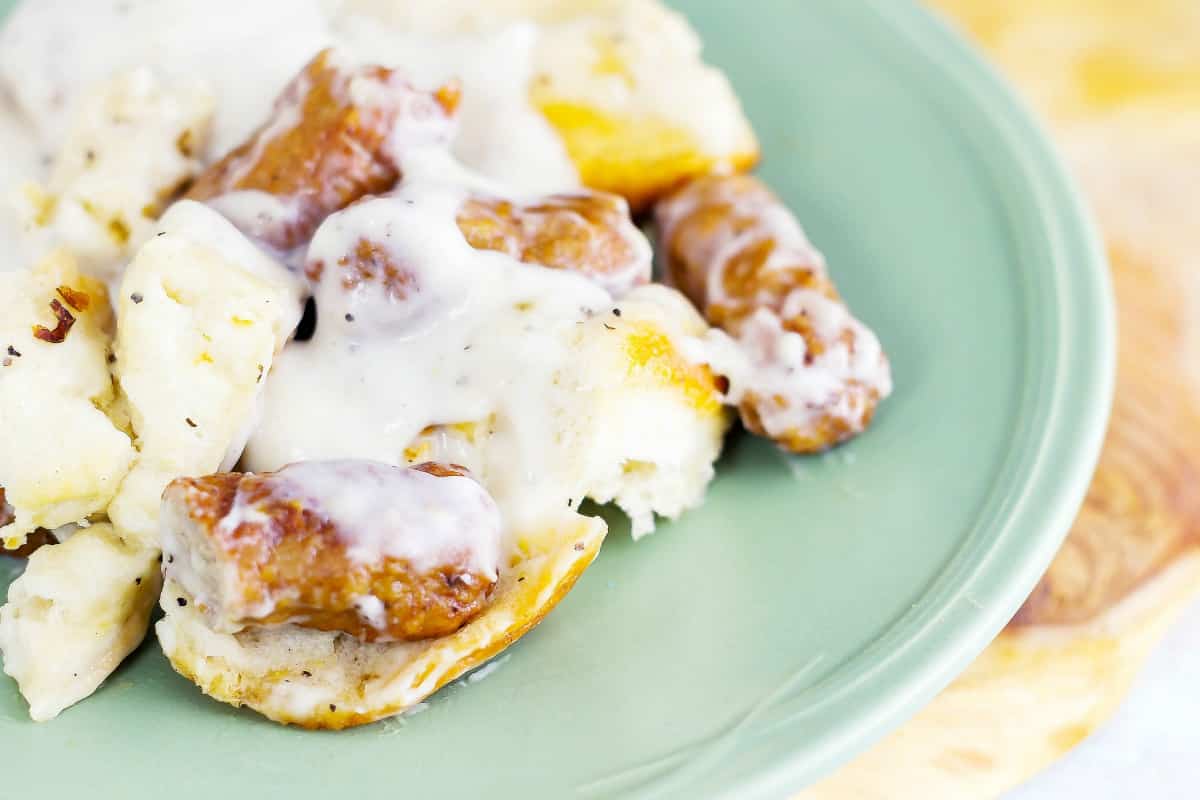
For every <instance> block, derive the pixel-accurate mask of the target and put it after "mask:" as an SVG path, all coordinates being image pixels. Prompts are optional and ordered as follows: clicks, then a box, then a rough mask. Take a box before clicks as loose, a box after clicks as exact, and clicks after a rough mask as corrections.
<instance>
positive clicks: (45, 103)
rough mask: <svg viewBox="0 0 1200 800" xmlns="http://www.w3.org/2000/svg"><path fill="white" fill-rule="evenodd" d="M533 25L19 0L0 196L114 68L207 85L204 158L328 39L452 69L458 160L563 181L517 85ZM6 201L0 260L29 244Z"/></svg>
mask: <svg viewBox="0 0 1200 800" xmlns="http://www.w3.org/2000/svg"><path fill="white" fill-rule="evenodd" d="M231 19H235V20H237V24H236V25H230V24H229V20H231ZM539 35H540V31H539V29H538V27H537V26H536V25H534V24H531V23H519V24H514V25H512V26H509V27H502V28H497V29H494V30H490V31H485V32H478V33H472V34H469V35H468V34H445V35H431V34H428V33H424V34H422V35H420V36H417V35H415V33H409V32H406V31H404V30H402V29H399V28H395V27H391V26H389V25H388V24H386V23H384V22H381V21H379V20H378V19H371V20H370V21H368V20H367V19H365V18H360V17H358V16H355V15H354V14H351V13H348V12H343V11H341V10H340V4H339V3H336V2H328V1H323V0H254V2H249V3H248V2H244V0H208V1H207V2H204V3H197V2H194V0H95V2H88V3H72V2H53V1H43V0H26V2H23V3H22V4H21V5H20V6H18V8H17V9H16V10H15V11H14V12H13V13H12V14H11V15H10V16H9V17H8V18H7V19H6V20H5V21H4V23H3V27H2V28H0V152H2V153H4V154H5V158H4V159H3V161H4V163H3V164H0V198H5V199H7V198H8V197H9V195H10V194H11V192H12V191H13V189H14V187H15V186H16V185H17V184H18V183H20V182H21V181H23V180H34V181H37V182H39V183H45V182H46V180H47V178H48V177H49V174H50V168H51V166H52V163H53V157H54V156H55V155H56V154H57V152H58V150H59V148H60V147H61V146H62V143H63V142H64V140H65V137H66V133H67V130H68V128H69V125H70V122H71V120H72V119H73V117H74V115H75V114H76V113H77V111H78V109H79V107H80V105H81V102H82V98H83V97H84V95H85V94H86V93H88V92H90V91H92V90H93V89H94V87H96V86H97V85H99V84H101V83H103V82H104V81H105V80H107V79H108V78H110V77H111V76H113V75H114V74H116V73H118V72H120V71H123V70H126V69H129V68H132V67H136V66H148V67H151V68H153V69H154V70H155V71H156V72H157V73H159V74H160V75H162V76H163V77H165V78H166V79H167V80H168V81H180V82H182V81H189V82H190V81H194V80H196V79H200V80H201V81H202V82H203V83H205V84H207V85H208V87H209V88H210V89H211V90H212V92H213V95H214V96H215V98H216V105H217V111H216V116H215V118H214V124H213V135H212V137H211V139H210V142H209V146H208V148H207V151H206V152H205V153H203V154H202V156H203V160H204V161H205V162H211V161H213V160H215V159H216V158H218V157H220V156H221V155H223V154H224V153H225V152H227V151H228V150H229V149H231V148H232V147H234V146H236V145H237V144H239V143H240V142H242V141H244V140H245V139H247V138H248V137H249V135H250V134H251V133H252V132H253V131H254V130H255V129H256V128H257V127H258V126H259V125H261V124H262V123H263V122H264V121H265V120H266V118H267V116H268V114H269V113H270V110H271V105H272V101H273V100H274V98H275V97H276V96H277V95H278V93H279V92H280V91H281V90H282V88H283V87H284V86H285V85H286V84H287V82H288V81H289V80H290V79H291V78H292V77H293V76H294V75H296V74H297V73H298V72H299V71H300V70H301V68H302V67H303V66H304V65H305V64H306V63H307V62H308V61H309V60H310V59H311V58H312V57H313V56H314V55H315V54H316V53H317V52H319V51H320V50H322V49H324V48H326V47H331V46H333V47H337V48H339V50H341V51H343V52H346V53H348V54H349V55H350V57H351V58H353V59H355V60H361V61H372V62H376V63H380V64H382V65H384V66H391V67H397V68H400V69H401V70H403V71H406V72H410V73H411V74H412V75H413V77H414V81H415V83H416V84H417V85H418V86H420V87H422V88H432V87H433V86H436V85H438V84H440V83H442V82H444V81H445V80H446V79H447V78H450V77H455V76H457V77H459V78H460V79H461V80H462V82H463V89H464V95H463V105H462V108H461V113H460V124H459V133H458V138H457V140H456V141H455V143H454V152H455V154H456V155H457V156H458V157H459V158H460V159H461V160H462V161H463V162H464V163H466V164H467V165H468V166H471V167H472V168H474V169H475V170H476V171H478V172H480V173H482V174H484V175H490V176H492V177H495V178H497V179H500V180H503V181H504V182H505V183H507V184H510V185H512V186H514V187H515V188H518V189H527V190H530V191H538V192H545V191H556V190H564V189H569V188H573V187H575V186H576V185H577V184H578V177H577V174H576V172H575V168H574V166H573V165H572V163H571V161H570V159H569V158H568V157H567V155H566V152H565V150H564V148H563V145H562V143H561V142H560V140H559V139H558V137H557V136H556V135H555V133H554V132H553V130H552V129H551V128H550V126H549V125H548V124H547V123H546V121H545V120H544V119H543V117H542V116H541V114H539V113H538V112H537V111H536V110H535V109H534V108H533V107H532V106H531V105H530V103H529V102H528V99H527V97H526V94H527V87H528V84H529V80H530V75H531V70H532V60H533V47H534V45H535V43H536V41H537V37H538V36H539ZM496 131H503V132H504V135H501V136H497V135H495V132H496ZM13 206H14V204H12V203H9V202H0V247H3V248H4V252H5V253H15V254H17V256H16V257H15V258H13V257H10V258H6V259H3V260H0V269H15V268H20V267H23V266H26V265H27V262H28V261H29V260H31V259H32V258H34V257H35V256H36V255H39V254H40V251H39V252H37V253H35V252H31V250H32V249H33V248H34V247H35V245H34V243H26V242H24V241H22V236H21V234H20V233H19V230H20V228H19V225H18V223H17V214H16V211H15V208H14V207H13Z"/></svg>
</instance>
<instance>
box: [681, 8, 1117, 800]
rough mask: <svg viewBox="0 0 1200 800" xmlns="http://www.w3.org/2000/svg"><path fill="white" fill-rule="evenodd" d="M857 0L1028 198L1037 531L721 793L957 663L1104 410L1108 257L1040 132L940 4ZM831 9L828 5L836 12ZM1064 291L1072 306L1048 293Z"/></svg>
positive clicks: (794, 775)
mask: <svg viewBox="0 0 1200 800" xmlns="http://www.w3.org/2000/svg"><path fill="white" fill-rule="evenodd" d="M860 8H861V9H862V10H863V12H864V14H869V15H873V16H875V17H876V18H877V19H876V20H874V22H877V23H878V24H881V25H882V26H885V27H887V28H888V29H890V30H891V31H892V32H894V33H895V34H896V35H897V37H898V38H901V39H903V40H904V45H903V46H904V48H905V49H906V50H907V51H909V52H910V53H911V54H912V55H913V57H914V59H916V60H920V61H922V62H924V63H923V64H922V66H923V67H924V68H925V69H926V70H928V71H929V72H931V73H932V72H936V73H938V74H940V75H941V76H943V82H944V83H946V84H947V85H949V84H953V87H952V88H953V91H954V92H955V94H957V95H959V96H961V97H962V98H963V99H964V101H965V102H967V103H968V104H970V105H972V106H974V107H975V108H976V109H978V110H979V111H980V112H981V113H982V114H984V115H986V116H987V117H989V126H990V127H991V128H992V129H993V131H994V132H995V133H996V135H997V136H998V137H999V138H1000V139H1001V140H1003V141H1004V143H1005V145H1006V148H1005V151H1004V152H1003V153H1002V154H1001V155H1002V156H1003V157H1004V158H1005V159H1006V160H1007V161H1011V162H1014V163H1017V164H1019V165H1020V171H1021V173H1022V178H1023V182H1024V183H1025V184H1027V185H1028V186H1029V187H1030V188H1031V189H1032V190H1033V191H1032V193H1031V196H1032V197H1033V198H1035V200H1036V202H1037V203H1038V205H1039V207H1040V208H1039V211H1040V212H1041V213H1040V214H1039V217H1040V220H1041V223H1042V226H1043V231H1042V234H1043V235H1044V236H1045V237H1046V238H1047V239H1048V244H1049V247H1050V249H1051V250H1052V252H1053V253H1054V255H1055V258H1054V262H1053V264H1052V265H1051V266H1052V267H1053V273H1054V275H1053V279H1054V281H1055V284H1056V287H1057V289H1058V292H1057V296H1056V297H1055V300H1056V303H1055V306H1054V307H1055V308H1056V309H1057V312H1058V313H1057V318H1056V319H1055V320H1054V322H1055V324H1056V325H1057V327H1058V333H1059V334H1060V337H1059V339H1060V343H1059V348H1058V352H1057V353H1056V354H1055V355H1056V358H1055V362H1056V367H1057V368H1056V369H1055V371H1054V372H1053V375H1052V380H1053V384H1054V385H1053V397H1052V398H1051V401H1050V406H1049V409H1048V419H1047V423H1046V426H1045V428H1044V429H1043V430H1041V431H1040V433H1039V440H1040V442H1039V446H1038V448H1037V454H1036V459H1035V462H1036V464H1035V466H1036V471H1035V472H1031V473H1030V474H1029V475H1028V476H1027V477H1026V479H1025V481H1024V482H1023V484H1022V486H1021V487H1020V491H1019V495H1018V497H1017V498H1016V503H1015V504H1014V507H1013V508H1012V509H1011V511H1010V512H1009V514H1008V516H1007V518H1006V519H1005V520H1004V525H1003V532H1004V533H1006V534H1011V533H1012V532H1013V531H1015V530H1022V529H1023V530H1026V531H1036V533H1025V534H1022V535H1019V536H1013V535H1005V536H1001V537H997V540H996V542H995V543H994V545H993V547H992V548H991V550H990V551H989V552H988V553H987V554H986V556H985V557H984V558H983V559H981V560H979V561H978V563H977V564H976V565H975V568H974V569H973V570H972V573H971V574H970V575H968V576H967V577H966V579H965V580H962V581H960V585H959V586H958V588H957V590H956V591H954V592H953V594H954V602H952V603H951V604H949V605H947V606H946V607H945V608H943V609H942V610H941V611H940V612H939V613H938V614H937V615H936V616H935V617H934V618H933V619H931V620H927V621H926V623H925V624H924V625H923V626H922V628H921V629H920V630H918V631H917V632H916V633H915V634H914V635H912V636H910V637H909V638H908V639H907V641H905V642H904V643H903V644H902V645H900V646H899V647H898V648H897V649H896V650H894V651H893V652H891V653H889V654H888V657H887V661H888V669H886V670H884V669H876V670H873V672H872V674H868V675H865V676H862V677H861V679H860V680H859V681H858V685H856V686H853V687H850V688H849V689H846V690H844V691H842V692H841V694H840V695H838V696H835V697H834V698H833V699H832V700H829V701H826V702H825V703H823V704H822V705H823V708H822V710H821V713H822V716H823V717H826V718H829V719H833V720H836V721H835V722H833V723H832V724H831V725H830V726H828V727H827V728H825V729H823V734H822V735H821V736H820V737H819V740H818V741H815V742H814V741H813V740H811V739H810V740H808V741H804V742H795V743H793V745H792V747H791V748H790V753H788V754H786V755H785V756H784V757H782V758H779V759H776V760H775V761H776V763H775V764H774V766H771V767H768V768H765V769H761V770H760V771H759V774H757V775H756V776H755V777H754V778H752V779H749V780H743V781H741V782H740V783H737V785H734V786H727V787H722V788H721V789H720V790H718V792H717V794H716V795H714V796H716V797H720V798H735V797H736V798H773V797H778V796H781V795H785V794H787V793H789V792H795V791H798V790H799V789H802V788H803V787H804V786H806V785H810V784H812V783H813V782H815V781H816V780H819V779H820V778H822V777H825V776H826V775H828V774H830V773H832V772H833V771H835V770H836V769H837V768H838V767H840V766H841V765H843V764H845V763H846V762H848V761H850V760H851V759H852V758H853V757H854V756H856V755H858V754H859V753H861V752H863V751H865V750H867V749H868V748H869V747H871V746H872V745H873V744H874V743H876V742H877V741H879V740H880V739H882V738H883V737H884V736H885V735H886V734H888V733H889V732H891V731H893V730H895V729H896V728H898V727H899V726H900V725H901V724H903V722H905V721H906V720H907V719H908V718H909V717H911V716H912V715H914V714H915V713H916V712H917V711H919V710H920V709H921V708H922V707H923V706H924V705H926V704H927V703H928V702H929V701H930V700H932V699H933V698H934V696H935V695H936V694H937V693H938V692H940V691H941V690H942V689H943V688H945V687H946V686H947V685H948V684H949V683H950V682H952V681H953V680H954V678H955V677H957V676H958V675H959V674H960V673H961V672H962V671H963V670H964V669H966V667H967V666H969V664H970V662H971V661H972V660H974V659H975V658H976V657H977V656H978V655H979V654H980V653H981V652H982V651H983V650H984V649H985V648H986V647H987V645H988V644H990V642H991V641H992V640H993V639H994V638H995V637H996V635H997V634H999V633H1000V632H1001V631H1002V630H1003V628H1004V626H1005V625H1006V624H1007V622H1008V621H1009V620H1010V619H1011V618H1012V616H1013V614H1015V613H1016V611H1017V609H1018V608H1019V607H1020V605H1021V603H1023V602H1024V601H1025V598H1026V597H1028V595H1029V593H1030V592H1031V591H1032V590H1033V588H1034V586H1035V585H1036V584H1037V581H1038V580H1040V579H1041V577H1042V575H1043V574H1044V573H1045V570H1046V569H1047V568H1048V566H1049V564H1050V561H1051V560H1052V559H1053V557H1054V555H1055V554H1056V553H1057V552H1058V549H1059V547H1060V545H1061V544H1062V541H1063V540H1064V539H1065V538H1066V535H1067V533H1068V532H1069V530H1070V528H1071V525H1072V524H1073V523H1074V520H1075V517H1076V515H1077V513H1078V511H1079V509H1080V507H1081V506H1082V504H1083V500H1084V497H1085V494H1086V492H1087V489H1088V486H1089V485H1090V484H1091V480H1092V476H1093V474H1094V471H1095V467H1096V464H1097V462H1098V461H1099V457H1100V451H1101V447H1102V445H1103V441H1104V436H1105V433H1106V432H1107V428H1108V420H1109V415H1110V412H1111V409H1112V399H1113V393H1114V389H1115V378H1116V316H1115V300H1114V297H1113V291H1112V284H1111V276H1110V270H1109V265H1108V258H1107V255H1106V252H1105V249H1104V245H1103V239H1102V237H1101V235H1100V233H1099V229H1098V227H1097V225H1096V223H1095V219H1094V217H1093V215H1092V213H1091V210H1090V208H1089V206H1088V204H1087V202H1086V200H1085V199H1084V196H1083V195H1082V193H1081V191H1080V190H1079V188H1078V186H1077V185H1076V183H1075V180H1074V178H1073V177H1072V176H1071V175H1070V173H1069V172H1068V171H1067V169H1066V167H1065V165H1064V162H1063V160H1062V158H1061V156H1060V155H1059V154H1058V151H1057V148H1056V146H1055V144H1054V142H1053V139H1052V138H1051V136H1050V135H1049V133H1048V131H1047V129H1046V128H1045V127H1044V125H1043V123H1042V122H1041V121H1040V120H1039V118H1038V117H1037V116H1036V114H1035V113H1034V112H1033V111H1032V110H1031V109H1030V108H1029V106H1028V105H1027V103H1026V102H1025V101H1024V99H1023V98H1022V97H1021V96H1020V95H1019V94H1018V93H1017V91H1016V90H1015V89H1014V88H1013V87H1012V86H1011V85H1010V84H1009V83H1008V81H1007V80H1006V79H1005V78H1004V77H1003V76H1002V75H1001V74H1000V73H999V71H998V70H997V69H996V67H994V66H993V65H992V64H991V62H989V61H988V60H987V59H986V57H985V56H984V55H983V54H982V53H981V52H980V51H978V50H977V49H976V47H975V45H973V44H972V43H971V42H970V40H969V39H967V38H966V36H965V35H964V34H963V33H961V32H960V31H959V30H958V29H956V28H955V27H954V26H953V24H952V23H950V22H949V21H947V19H946V18H945V17H943V16H942V15H941V14H940V13H939V12H936V11H934V10H932V9H930V8H927V7H925V6H923V5H921V4H918V3H917V2H915V0H906V1H905V2H895V0H868V1H867V2H866V3H864V4H863V5H862V6H860ZM840 12H842V9H841V7H840V5H839V7H838V9H837V10H836V12H835V13H840ZM1068 296H1069V297H1071V298H1072V302H1071V303H1063V302H1057V301H1060V300H1061V299H1062V298H1065V297H1068ZM1028 328H1029V326H1028V325H1026V332H1028ZM1050 460H1053V461H1054V466H1055V467H1056V469H1057V472H1056V474H1055V476H1054V478H1053V480H1042V481H1039V480H1038V478H1039V477H1042V473H1045V472H1047V469H1048V462H1049V461H1050ZM997 565H999V566H997ZM937 580H938V579H935V581H934V582H935V583H936V582H937ZM929 591H931V589H929V588H927V590H926V594H927V593H928V592H929ZM922 597H924V594H923V595H922ZM964 607H965V608H966V609H969V610H968V611H964V610H963V609H964ZM902 619H903V617H901V618H898V619H897V620H895V621H893V622H892V623H891V624H890V625H889V626H888V629H887V630H886V631H884V632H883V633H882V634H881V638H882V637H884V636H886V635H887V633H888V632H890V631H892V630H893V629H895V628H896V627H897V626H900V625H901V624H902ZM934 640H936V641H934ZM947 640H949V641H950V642H951V644H945V642H946V641H947ZM938 642H941V643H942V644H938ZM935 651H936V652H935ZM853 658H856V657H852V659H853ZM783 732H785V731H783ZM776 735H778V734H776ZM693 788H694V787H693Z"/></svg>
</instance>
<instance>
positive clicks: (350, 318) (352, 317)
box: [346, 314, 354, 322]
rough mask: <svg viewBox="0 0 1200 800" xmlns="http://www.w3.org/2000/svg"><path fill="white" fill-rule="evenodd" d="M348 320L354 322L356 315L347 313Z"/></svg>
mask: <svg viewBox="0 0 1200 800" xmlns="http://www.w3.org/2000/svg"><path fill="white" fill-rule="evenodd" d="M346 322H354V315H353V314H347V315H346Z"/></svg>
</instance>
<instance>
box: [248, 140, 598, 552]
mask: <svg viewBox="0 0 1200 800" xmlns="http://www.w3.org/2000/svg"><path fill="white" fill-rule="evenodd" d="M403 167H404V172H405V175H406V178H405V181H404V182H403V184H402V185H401V187H400V188H399V189H398V190H397V191H396V192H395V193H394V194H393V195H390V196H385V197H379V198H374V199H369V200H366V201H363V202H360V203H357V204H355V205H354V206H351V207H350V208H349V209H347V210H345V211H342V212H340V213H338V214H335V215H333V216H332V217H330V218H329V219H328V220H327V221H326V222H325V224H324V225H322V226H321V228H320V229H319V230H318V231H317V234H316V236H315V237H314V239H313V242H312V245H311V246H310V249H309V263H310V264H312V263H314V262H315V261H321V262H323V263H324V264H325V266H324V274H323V277H322V280H321V281H320V283H319V284H318V286H317V287H316V290H315V295H314V296H315V300H316V304H317V320H318V321H317V330H316V335H315V336H314V338H313V339H312V340H311V341H309V342H303V343H293V344H292V345H291V346H290V347H289V348H288V349H286V350H285V351H284V352H283V354H282V355H281V357H280V359H279V361H278V363H277V365H276V367H275V369H274V370H273V371H272V372H271V375H270V377H269V379H268V381H267V388H266V402H265V408H264V414H263V422H262V425H261V426H260V427H259V429H258V430H257V431H256V432H255V434H254V436H253V437H252V438H251V441H250V444H249V446H248V448H247V466H248V467H249V468H250V469H253V470H256V471H264V470H271V469H275V468H277V467H279V466H280V465H282V464H286V463H290V462H294V461H300V460H305V459H329V458H343V457H356V458H369V459H373V460H377V461H383V462H387V463H403V462H404V461H405V460H406V457H405V451H406V449H407V448H409V446H410V445H411V444H412V443H413V442H414V441H415V440H417V438H418V437H419V436H420V434H421V433H422V431H423V430H425V429H426V428H427V427H429V426H434V425H447V426H448V425H457V424H463V423H467V424H470V425H473V426H475V427H474V429H473V433H472V435H474V436H477V437H479V439H480V440H485V439H486V440H487V442H488V445H487V446H486V447H458V448H457V449H456V452H454V453H453V456H454V457H456V458H458V459H459V460H461V461H462V463H464V464H465V465H466V466H467V467H469V468H470V469H472V471H473V472H475V473H476V474H477V475H478V476H479V477H480V479H481V480H482V481H483V483H484V485H486V486H487V487H488V489H489V490H490V491H491V492H492V494H493V495H494V496H495V498H496V501H497V503H498V504H499V505H500V507H501V509H502V510H503V511H504V512H505V516H506V521H507V522H508V523H509V524H510V525H511V526H512V527H513V528H515V529H517V530H520V529H523V528H527V527H530V526H536V525H537V524H538V523H539V522H540V521H542V520H543V519H545V518H546V516H547V515H548V514H550V513H558V512H560V511H561V504H562V503H563V502H564V499H565V498H568V497H572V496H573V497H575V498H578V497H579V496H580V495H579V494H578V492H579V491H580V487H581V486H582V485H583V483H584V481H585V478H586V474H585V473H586V467H585V466H584V463H583V462H584V460H585V459H586V449H587V448H586V447H580V448H572V447H570V446H569V437H570V436H571V435H572V431H573V430H575V429H576V428H575V421H577V422H578V426H580V428H582V427H583V426H585V425H586V418H587V411H588V408H587V406H586V396H587V393H586V391H585V388H586V387H580V386H579V385H578V381H577V379H576V378H575V376H574V369H573V366H574V365H573V363H572V359H571V355H572V342H573V339H574V337H575V336H576V335H577V327H576V326H577V324H578V323H580V322H582V321H583V320H585V319H587V318H588V317H589V316H591V315H592V314H595V313H602V312H608V311H609V310H610V309H611V307H612V302H613V301H612V297H611V295H609V294H608V292H606V291H604V290H603V289H601V288H599V287H598V286H596V285H594V284H593V283H591V282H590V281H588V280H587V279H585V278H583V277H580V276H579V275H575V274H572V273H568V272H563V271H555V270H548V269H544V268H541V267H536V266H527V265H524V264H521V263H519V262H517V261H516V260H514V259H512V258H510V257H509V256H506V255H504V254H500V253H495V252H488V251H477V250H475V249H473V248H471V247H470V246H469V245H468V244H467V242H466V241H465V239H464V238H463V236H462V234H461V232H460V231H459V230H458V226H457V224H456V221H455V216H456V212H457V210H458V208H459V207H460V206H461V204H462V202H463V200H464V198H465V197H466V193H467V191H468V187H467V186H464V185H463V177H462V171H461V170H460V169H459V168H458V167H457V166H456V165H455V164H454V163H453V162H452V161H451V160H449V159H448V158H447V156H446V155H445V154H444V153H441V152H422V153H418V154H415V155H413V156H412V157H410V158H409V159H408V160H406V161H405V163H404V165H403ZM363 241H367V242H371V243H374V245H375V246H376V247H377V248H378V249H379V250H380V251H381V253H380V254H379V255H381V256H382V257H386V259H387V260H389V261H390V262H391V263H393V264H395V265H399V266H402V268H403V272H404V277H403V280H402V281H398V282H395V283H393V284H392V285H390V286H384V285H383V284H382V283H381V282H379V281H369V282H360V283H358V284H357V285H355V286H353V287H352V288H350V289H347V288H346V285H345V283H344V281H343V280H342V278H343V277H344V275H345V274H346V273H345V270H344V268H340V267H339V265H338V261H339V260H340V259H342V258H344V257H347V256H353V255H354V253H355V251H356V249H357V248H358V246H359V244H360V242H363ZM297 398H303V400H302V401H301V402H297ZM448 438H449V437H448ZM433 444H434V446H435V448H436V446H437V441H436V438H435V440H434V442H433Z"/></svg>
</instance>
